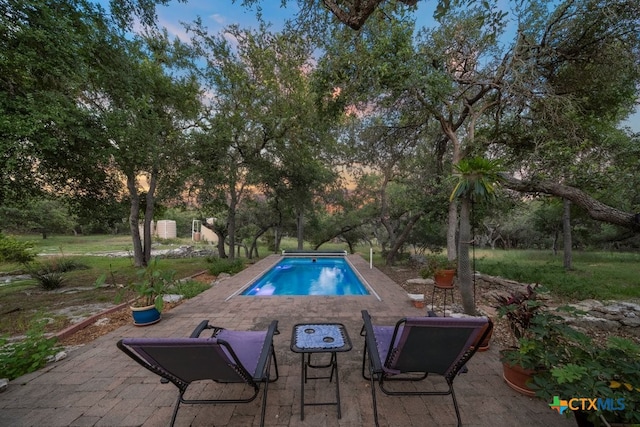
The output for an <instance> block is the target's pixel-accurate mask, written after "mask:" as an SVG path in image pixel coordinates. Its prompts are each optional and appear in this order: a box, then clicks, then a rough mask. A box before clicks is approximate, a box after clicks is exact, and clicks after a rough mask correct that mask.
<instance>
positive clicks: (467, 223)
mask: <svg viewBox="0 0 640 427" xmlns="http://www.w3.org/2000/svg"><path fill="white" fill-rule="evenodd" d="M470 214H471V200H469V197H463V198H462V199H461V200H460V235H459V241H458V285H459V286H460V295H461V296H462V307H463V309H464V312H465V314H469V315H472V316H473V315H475V314H476V303H475V298H474V294H473V291H474V289H473V279H472V272H471V261H470V259H469V245H470V242H471V219H470V218H471V215H470Z"/></svg>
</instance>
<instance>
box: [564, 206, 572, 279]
mask: <svg viewBox="0 0 640 427" xmlns="http://www.w3.org/2000/svg"><path fill="white" fill-rule="evenodd" d="M562 241H563V244H564V260H563V263H564V269H565V270H571V269H572V268H573V266H572V259H573V253H572V250H573V248H572V242H571V202H570V201H569V200H567V199H562Z"/></svg>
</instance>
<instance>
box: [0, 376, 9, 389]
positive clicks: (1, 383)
mask: <svg viewBox="0 0 640 427" xmlns="http://www.w3.org/2000/svg"><path fill="white" fill-rule="evenodd" d="M7 387H9V380H8V379H6V378H0V393H2V392H3V391H5V390H6V389H7Z"/></svg>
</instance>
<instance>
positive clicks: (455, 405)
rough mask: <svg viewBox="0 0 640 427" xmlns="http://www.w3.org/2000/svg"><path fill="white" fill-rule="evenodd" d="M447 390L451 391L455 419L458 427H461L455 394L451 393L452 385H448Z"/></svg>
mask: <svg viewBox="0 0 640 427" xmlns="http://www.w3.org/2000/svg"><path fill="white" fill-rule="evenodd" d="M449 390H451V398H452V399H453V408H454V409H455V410H456V418H457V419H458V427H461V426H462V419H461V418H460V409H459V408H458V401H457V400H456V394H455V393H454V392H453V385H452V384H449Z"/></svg>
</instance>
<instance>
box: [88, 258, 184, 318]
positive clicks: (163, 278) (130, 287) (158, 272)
mask: <svg viewBox="0 0 640 427" xmlns="http://www.w3.org/2000/svg"><path fill="white" fill-rule="evenodd" d="M109 274H110V276H111V281H112V282H113V283H112V284H113V285H114V286H116V281H115V273H114V272H113V271H110V272H109ZM175 275H176V271H175V270H162V269H160V268H159V267H158V258H154V259H153V261H152V262H151V263H150V264H149V265H148V266H147V267H145V268H141V269H138V270H137V271H136V277H137V279H136V280H132V281H129V282H128V283H127V284H126V285H125V286H124V287H122V288H121V291H120V292H119V293H118V295H117V297H116V301H122V300H123V299H129V298H130V297H131V298H133V302H132V305H134V306H136V307H147V306H150V305H154V306H155V307H156V309H157V310H158V311H160V312H162V308H163V307H164V300H163V299H162V297H163V295H165V294H167V293H168V292H169V290H170V289H171V288H172V287H173V286H174V285H175V283H176V279H175ZM106 280H107V274H106V273H103V274H102V275H100V277H98V279H96V281H95V284H94V285H95V286H96V287H101V286H103V285H104V283H105V282H106Z"/></svg>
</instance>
